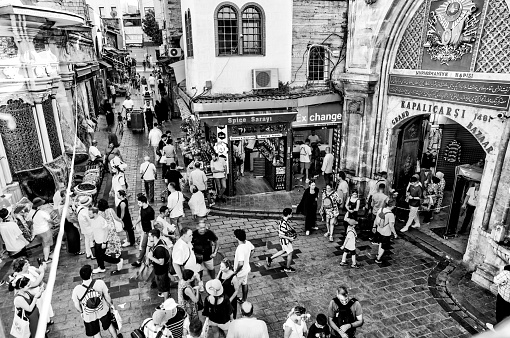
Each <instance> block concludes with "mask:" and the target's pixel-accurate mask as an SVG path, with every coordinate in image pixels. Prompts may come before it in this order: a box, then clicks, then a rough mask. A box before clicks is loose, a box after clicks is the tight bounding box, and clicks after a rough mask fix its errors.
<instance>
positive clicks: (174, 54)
mask: <svg viewBox="0 0 510 338" xmlns="http://www.w3.org/2000/svg"><path fill="white" fill-rule="evenodd" d="M181 55H182V49H180V48H170V49H168V56H171V57H173V58H177V57H180V56H181Z"/></svg>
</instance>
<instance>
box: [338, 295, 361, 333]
mask: <svg viewBox="0 0 510 338" xmlns="http://www.w3.org/2000/svg"><path fill="white" fill-rule="evenodd" d="M333 301H334V302H335V304H336V306H337V307H338V310H337V311H336V312H335V317H334V318H333V321H334V323H335V324H336V326H338V327H340V326H342V325H345V324H351V323H354V322H355V321H356V318H355V316H354V313H352V310H351V307H352V306H353V305H354V303H356V302H357V301H358V300H357V299H356V298H351V299H350V300H349V301H348V302H347V304H346V305H343V304H342V303H340V300H339V299H338V298H336V297H335V298H333ZM355 332H356V329H355V328H350V329H349V330H347V331H346V332H345V333H346V334H347V335H348V336H349V337H353V336H354V333H355Z"/></svg>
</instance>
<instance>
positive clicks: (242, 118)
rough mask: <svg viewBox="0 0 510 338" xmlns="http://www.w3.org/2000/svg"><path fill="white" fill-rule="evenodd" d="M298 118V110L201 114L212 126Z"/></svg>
mask: <svg viewBox="0 0 510 338" xmlns="http://www.w3.org/2000/svg"><path fill="white" fill-rule="evenodd" d="M295 119H296V112H284V113H281V112H280V113H277V112H271V111H268V112H267V113H265V114H254V112H250V113H249V114H239V115H231V114H229V115H227V114H225V115H224V116H221V115H214V116H207V115H202V114H201V115H200V120H202V121H204V122H205V123H207V124H208V125H210V126H223V125H229V126H239V125H244V124H267V123H280V122H292V121H294V120H295Z"/></svg>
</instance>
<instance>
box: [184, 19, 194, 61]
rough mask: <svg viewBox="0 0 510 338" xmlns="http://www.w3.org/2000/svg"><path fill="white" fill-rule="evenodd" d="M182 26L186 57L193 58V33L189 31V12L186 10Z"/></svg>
mask: <svg viewBox="0 0 510 338" xmlns="http://www.w3.org/2000/svg"><path fill="white" fill-rule="evenodd" d="M184 21H185V23H184V25H185V29H186V56H187V57H192V56H193V32H192V30H191V12H190V10H189V9H188V10H187V11H186V13H185V14H184Z"/></svg>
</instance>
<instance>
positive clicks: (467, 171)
mask: <svg viewBox="0 0 510 338" xmlns="http://www.w3.org/2000/svg"><path fill="white" fill-rule="evenodd" d="M457 175H459V176H463V177H465V178H467V179H468V180H471V181H476V182H480V181H481V180H482V175H483V169H482V168H480V167H477V166H474V165H469V164H463V165H459V166H457Z"/></svg>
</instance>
